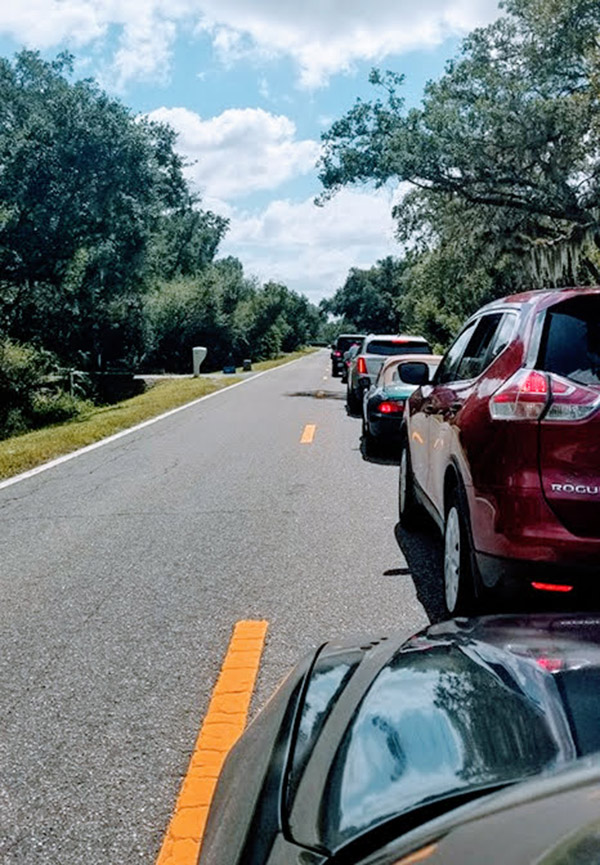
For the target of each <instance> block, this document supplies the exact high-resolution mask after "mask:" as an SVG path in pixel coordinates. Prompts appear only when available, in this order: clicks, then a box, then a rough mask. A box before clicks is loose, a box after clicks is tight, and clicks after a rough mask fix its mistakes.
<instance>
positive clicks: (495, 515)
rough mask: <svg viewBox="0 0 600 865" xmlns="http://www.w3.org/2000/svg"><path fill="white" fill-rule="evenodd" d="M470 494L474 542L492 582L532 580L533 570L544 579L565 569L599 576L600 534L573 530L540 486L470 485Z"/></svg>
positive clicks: (582, 577)
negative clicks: (485, 487)
mask: <svg viewBox="0 0 600 865" xmlns="http://www.w3.org/2000/svg"><path fill="white" fill-rule="evenodd" d="M467 495H468V498H469V509H470V516H471V530H472V535H473V545H474V548H475V551H476V556H477V561H478V564H479V566H480V571H481V574H482V578H483V579H484V582H485V583H486V584H487V585H494V584H495V583H496V582H497V580H498V579H499V578H502V579H505V578H506V579H512V578H516V579H519V580H520V581H521V582H522V580H523V578H524V579H526V580H529V581H531V580H532V579H533V577H531V576H530V575H531V573H532V572H534V571H535V573H536V579H539V581H541V582H543V581H544V580H543V579H542V577H543V574H544V573H546V574H548V573H552V574H554V573H557V574H560V573H563V576H564V572H566V571H568V572H569V573H571V574H574V575H577V578H578V579H580V580H589V579H590V577H592V578H593V577H594V575H597V576H598V577H600V538H596V537H592V538H590V537H578V536H576V535H573V534H572V533H571V532H569V531H568V529H566V528H565V526H564V525H563V524H562V523H561V522H560V521H559V520H558V518H557V517H556V515H555V513H554V512H553V511H552V510H551V509H550V507H549V506H548V504H547V502H546V499H545V498H544V495H543V493H542V491H541V489H540V488H539V487H537V488H536V487H533V486H532V487H520V488H515V487H513V488H512V489H508V488H502V489H499V490H489V489H488V490H486V491H478V492H477V493H476V492H475V491H474V489H473V488H472V487H471V489H468V490H467ZM486 574H487V575H488V579H486ZM552 581H553V580H552V579H550V580H546V582H552ZM557 581H558V582H560V579H558V580H557ZM563 582H564V579H563ZM567 582H568V580H567Z"/></svg>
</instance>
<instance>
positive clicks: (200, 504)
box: [0, 351, 438, 865]
mask: <svg viewBox="0 0 600 865" xmlns="http://www.w3.org/2000/svg"><path fill="white" fill-rule="evenodd" d="M343 396H344V388H343V386H342V385H341V384H340V382H339V379H331V378H329V353H328V352H326V351H320V352H318V353H316V354H314V355H310V356H308V357H306V358H304V359H302V360H301V361H298V362H295V363H292V364H290V365H288V366H285V367H280V368H278V369H276V370H273V371H272V372H269V373H268V374H265V375H263V376H261V377H259V378H256V379H255V380H252V379H251V380H249V381H248V382H246V383H244V384H243V385H241V386H239V387H237V388H235V389H233V390H231V391H229V390H224V391H222V392H220V393H219V394H218V395H217V396H215V397H213V398H212V399H210V400H207V401H206V402H201V403H199V404H197V405H196V406H194V407H192V408H190V409H188V410H186V411H183V412H180V413H178V414H176V415H173V416H172V417H169V418H166V419H165V420H162V421H159V422H158V423H156V424H154V425H152V426H150V427H147V428H146V429H143V430H140V431H139V432H135V433H132V434H131V435H129V436H127V437H125V438H123V439H121V440H119V441H116V442H113V443H110V444H108V445H106V446H105V447H101V448H99V449H98V450H95V451H93V452H91V453H87V454H85V455H83V456H81V457H78V458H76V459H74V460H71V461H70V462H67V463H65V464H63V465H60V466H57V467H55V468H52V469H50V470H49V471H47V472H44V473H42V474H40V475H37V476H36V477H33V478H29V479H27V480H24V481H23V482H21V483H17V484H15V485H13V486H11V487H8V488H6V489H4V490H1V491H0V514H1V524H0V599H1V600H0V694H1V697H0V719H1V720H0V723H1V725H2V726H1V731H0V861H2V862H3V863H5V865H8V863H11V865H12V863H27V865H34V863H35V865H46V863H53V865H54V863H56V865H59V863H60V865H82V863H93V865H129V863H149V865H150V863H153V862H154V861H155V857H156V855H157V852H158V850H159V847H160V845H161V841H162V838H163V834H164V832H165V829H166V826H167V824H168V820H169V816H170V813H171V811H172V808H173V806H174V803H175V799H176V796H177V791H178V789H179V785H180V782H181V777H182V776H183V775H184V773H185V771H186V768H187V763H188V760H189V756H190V752H191V750H192V748H193V745H194V741H195V738H196V735H197V732H198V729H199V726H200V724H201V721H202V717H203V715H204V713H205V711H206V708H207V704H208V700H209V697H210V692H211V690H212V687H213V685H214V682H215V678H216V676H217V674H218V670H219V666H220V663H221V659H222V657H223V654H224V652H225V650H226V647H227V644H228V641H229V637H230V634H231V629H232V627H233V625H234V624H235V622H236V621H238V620H240V619H246V618H256V619H267V620H268V622H269V630H268V635H267V646H266V649H265V653H264V656H263V661H262V666H261V669H260V673H259V679H258V688H257V690H256V692H255V695H254V700H253V712H254V711H256V710H257V709H258V708H259V707H260V706H261V705H263V704H264V702H265V700H266V699H267V698H268V696H269V694H270V693H271V692H272V690H273V688H274V687H275V685H276V684H277V682H278V681H279V680H280V678H281V677H282V675H283V674H284V673H285V672H286V670H287V669H288V668H289V667H290V665H292V664H293V663H294V662H295V661H296V660H297V659H298V658H299V656H300V655H302V654H303V653H304V652H305V651H307V650H308V649H309V648H311V647H313V646H316V645H318V644H320V643H322V642H324V641H325V640H327V639H328V638H331V637H339V636H345V635H350V634H356V633H358V634H360V633H367V634H375V635H378V634H384V633H386V632H389V631H390V630H392V629H396V628H400V629H402V630H405V631H406V632H407V633H408V632H411V631H414V630H416V629H418V628H420V627H422V626H424V625H425V624H426V623H427V621H428V617H427V615H426V612H425V610H424V608H423V606H422V604H421V601H423V603H425V605H426V606H427V607H428V609H429V612H430V613H432V611H433V614H434V615H435V603H436V601H435V589H436V586H435V584H434V582H435V579H437V578H436V577H435V575H434V572H435V568H436V566H437V559H436V556H437V555H438V553H437V547H436V544H435V543H434V542H433V541H432V540H431V538H429V537H427V536H425V537H424V538H421V539H419V538H417V539H416V540H411V541H410V546H408V547H407V548H406V549H407V555H408V557H409V561H410V563H411V564H410V567H411V568H412V569H413V571H414V574H415V580H414V581H413V579H412V578H411V575H410V573H409V567H408V566H407V562H406V559H405V558H404V556H403V554H402V552H401V550H400V547H399V545H398V543H397V541H396V537H395V533H394V529H395V524H396V514H397V502H396V495H397V476H398V469H397V467H396V466H394V465H393V464H392V462H391V461H390V460H381V461H379V462H367V461H365V460H364V459H363V458H362V455H361V452H360V450H359V434H360V421H359V420H357V419H353V418H349V417H347V415H346V412H345V410H344V402H343ZM307 426H310V427H314V429H312V431H310V432H309V434H306V428H307ZM303 434H305V435H304V437H305V443H301V439H302V437H303ZM415 586H416V587H415ZM417 591H418V597H417Z"/></svg>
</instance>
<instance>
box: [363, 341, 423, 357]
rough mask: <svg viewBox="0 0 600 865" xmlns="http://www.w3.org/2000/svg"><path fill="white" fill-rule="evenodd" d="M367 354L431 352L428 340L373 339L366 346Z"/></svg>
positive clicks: (387, 354)
mask: <svg viewBox="0 0 600 865" xmlns="http://www.w3.org/2000/svg"><path fill="white" fill-rule="evenodd" d="M365 354H381V355H384V356H387V357H390V356H391V355H394V354H431V349H430V348H429V346H428V345H427V343H426V342H414V341H410V340H406V339H372V340H371V341H370V342H369V343H368V344H367V347H366V350H365Z"/></svg>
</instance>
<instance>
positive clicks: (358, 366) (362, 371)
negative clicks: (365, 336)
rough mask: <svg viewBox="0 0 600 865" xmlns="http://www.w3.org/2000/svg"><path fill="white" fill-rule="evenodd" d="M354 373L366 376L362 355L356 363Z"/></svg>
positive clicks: (365, 366)
mask: <svg viewBox="0 0 600 865" xmlns="http://www.w3.org/2000/svg"><path fill="white" fill-rule="evenodd" d="M356 372H357V373H358V374H359V375H366V374H367V361H366V360H365V359H364V357H363V356H362V355H361V356H360V357H359V358H358V360H357V361H356Z"/></svg>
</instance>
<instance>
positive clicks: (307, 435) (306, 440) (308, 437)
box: [300, 423, 317, 445]
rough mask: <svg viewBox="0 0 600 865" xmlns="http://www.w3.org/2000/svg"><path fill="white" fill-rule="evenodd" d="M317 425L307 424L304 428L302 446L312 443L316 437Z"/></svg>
mask: <svg viewBox="0 0 600 865" xmlns="http://www.w3.org/2000/svg"><path fill="white" fill-rule="evenodd" d="M316 428H317V427H316V425H315V424H314V423H307V424H306V426H305V427H304V432H303V433H302V438H301V439H300V444H301V445H309V444H311V443H312V440H313V439H314V437H315V430H316Z"/></svg>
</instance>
